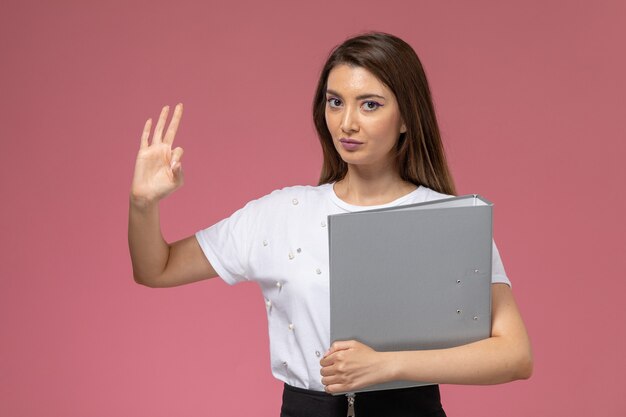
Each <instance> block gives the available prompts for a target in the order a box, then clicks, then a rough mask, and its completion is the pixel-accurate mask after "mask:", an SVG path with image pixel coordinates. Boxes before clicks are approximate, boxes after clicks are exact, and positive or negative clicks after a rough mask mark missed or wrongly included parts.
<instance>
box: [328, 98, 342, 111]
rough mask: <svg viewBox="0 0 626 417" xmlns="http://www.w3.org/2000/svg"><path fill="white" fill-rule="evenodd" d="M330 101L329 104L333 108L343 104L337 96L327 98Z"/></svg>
mask: <svg viewBox="0 0 626 417" xmlns="http://www.w3.org/2000/svg"><path fill="white" fill-rule="evenodd" d="M326 101H327V102H328V105H329V106H330V107H332V108H336V107H340V106H341V100H339V99H338V98H335V97H331V98H329V99H327V100H326Z"/></svg>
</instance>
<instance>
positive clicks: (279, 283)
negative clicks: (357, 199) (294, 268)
mask: <svg viewBox="0 0 626 417" xmlns="http://www.w3.org/2000/svg"><path fill="white" fill-rule="evenodd" d="M276 286H277V287H278V289H281V288H282V287H283V283H282V282H280V281H277V282H276Z"/></svg>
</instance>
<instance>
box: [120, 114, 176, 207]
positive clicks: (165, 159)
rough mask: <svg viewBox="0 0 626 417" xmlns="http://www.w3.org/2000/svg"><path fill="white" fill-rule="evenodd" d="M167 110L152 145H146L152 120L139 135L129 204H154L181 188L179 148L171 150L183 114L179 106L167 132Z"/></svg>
mask: <svg viewBox="0 0 626 417" xmlns="http://www.w3.org/2000/svg"><path fill="white" fill-rule="evenodd" d="M168 111H169V106H165V107H163V109H162V110H161V115H160V116H159V121H158V122H157V125H156V128H155V129H154V134H153V136H152V141H151V143H150V142H149V140H148V139H149V137H150V128H151V127H152V119H148V120H147V121H146V124H145V125H144V128H143V133H142V135H141V145H140V147H139V153H138V154H137V161H136V162H135V173H134V174H133V182H132V186H131V193H130V196H131V200H132V201H133V202H135V203H138V204H151V203H156V202H158V201H159V200H161V199H162V198H164V197H166V196H167V195H168V194H170V193H171V192H173V191H175V190H176V189H177V188H178V187H180V186H181V185H183V171H182V165H181V162H180V160H181V158H182V156H183V149H182V148H175V149H172V143H174V136H176V130H177V129H178V124H179V123H180V119H181V116H182V114H183V105H182V103H179V104H177V105H176V108H175V109H174V115H173V116H172V120H171V122H170V124H169V126H168V128H167V132H166V133H165V137H163V129H164V127H165V122H166V120H167V114H168Z"/></svg>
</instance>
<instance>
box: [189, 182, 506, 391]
mask: <svg viewBox="0 0 626 417" xmlns="http://www.w3.org/2000/svg"><path fill="white" fill-rule="evenodd" d="M448 197H451V196H449V195H445V194H440V193H437V192H435V191H433V190H431V189H429V188H426V187H418V188H417V189H416V190H414V191H413V192H411V193H409V194H406V195H404V196H402V197H400V198H398V199H397V200H394V201H392V202H390V203H387V204H382V205H377V206H355V205H352V204H348V203H346V202H344V201H343V200H341V199H340V198H339V197H337V195H336V194H335V192H334V190H333V184H324V185H321V186H293V187H286V188H283V189H280V190H276V191H273V192H272V193H270V194H268V195H266V196H264V197H261V198H259V199H257V200H253V201H250V202H249V203H248V204H246V205H245V206H244V207H243V208H241V209H239V210H237V211H236V212H235V213H233V214H232V215H231V216H230V217H228V218H226V219H224V220H222V221H220V222H218V223H216V224H215V225H213V226H211V227H209V228H207V229H205V230H201V231H199V232H197V233H196V238H197V239H198V242H199V244H200V247H201V248H202V250H203V251H204V254H205V255H206V257H207V259H208V260H209V262H210V263H211V265H212V266H213V268H214V269H215V271H216V272H217V273H218V275H219V276H220V277H221V278H222V279H223V280H224V281H226V283H228V284H230V285H233V284H236V283H238V282H243V281H255V282H257V283H258V284H259V286H260V287H261V291H262V292H263V296H264V297H265V304H266V310H267V320H268V327H269V339H270V356H271V366H272V374H273V375H274V377H276V378H277V379H279V380H281V381H283V382H286V383H287V384H289V385H292V386H295V387H299V388H306V389H312V390H316V391H323V390H324V386H323V385H322V382H321V375H320V369H321V367H320V364H319V361H320V359H321V358H322V356H323V354H324V352H326V351H327V350H328V348H329V347H330V297H329V280H328V268H329V266H328V265H329V260H328V231H327V227H326V222H327V216H328V215H330V214H338V213H346V212H352V211H361V210H370V209H376V208H384V207H392V206H399V205H405V204H414V203H421V202H425V201H431V200H438V199H442V198H448ZM492 282H494V283H495V282H502V283H506V284H508V285H511V283H510V282H509V279H508V278H507V276H506V273H505V271H504V267H503V265H502V261H501V260H500V255H499V253H498V250H497V248H496V247H495V244H494V248H493V259H492Z"/></svg>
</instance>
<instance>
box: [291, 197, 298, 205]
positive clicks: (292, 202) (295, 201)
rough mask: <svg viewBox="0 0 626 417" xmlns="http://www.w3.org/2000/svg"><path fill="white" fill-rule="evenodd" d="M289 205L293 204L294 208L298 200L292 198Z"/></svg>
mask: <svg viewBox="0 0 626 417" xmlns="http://www.w3.org/2000/svg"><path fill="white" fill-rule="evenodd" d="M291 204H293V205H294V206H297V205H298V199H297V198H294V199H293V200H291Z"/></svg>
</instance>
